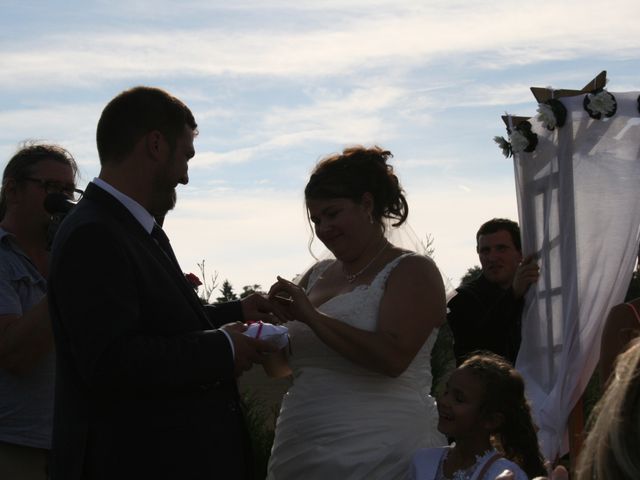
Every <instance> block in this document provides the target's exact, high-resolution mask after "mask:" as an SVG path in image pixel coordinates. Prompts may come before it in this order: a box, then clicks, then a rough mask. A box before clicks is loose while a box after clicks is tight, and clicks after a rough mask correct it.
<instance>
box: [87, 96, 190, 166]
mask: <svg viewBox="0 0 640 480" xmlns="http://www.w3.org/2000/svg"><path fill="white" fill-rule="evenodd" d="M185 125H186V126H188V127H189V128H191V129H192V130H194V131H196V130H197V128H198V125H197V124H196V121H195V118H194V117H193V113H191V110H189V107H187V106H186V105H185V104H184V103H183V102H182V101H180V100H179V99H178V98H176V97H174V96H173V95H171V94H169V93H168V92H165V91H164V90H162V89H160V88H154V87H144V86H140V87H134V88H131V89H129V90H125V91H124V92H122V93H120V94H119V95H118V96H116V97H115V98H114V99H113V100H111V101H110V102H109V103H108V104H107V106H106V107H105V108H104V110H103V111H102V115H100V120H99V121H98V129H97V132H96V142H97V145H98V156H99V157H100V164H101V165H104V164H105V163H108V162H114V161H115V162H117V161H118V160H119V159H120V158H122V156H123V155H125V154H126V153H128V152H130V151H131V150H133V148H134V146H135V144H136V143H137V142H138V140H140V138H142V137H143V136H144V135H146V134H147V133H149V132H152V131H154V130H158V131H159V132H160V133H162V135H164V137H165V139H166V140H167V142H168V143H169V145H170V146H171V148H172V149H173V148H175V145H176V141H177V138H178V137H179V136H180V135H182V133H183V132H184V127H185Z"/></svg>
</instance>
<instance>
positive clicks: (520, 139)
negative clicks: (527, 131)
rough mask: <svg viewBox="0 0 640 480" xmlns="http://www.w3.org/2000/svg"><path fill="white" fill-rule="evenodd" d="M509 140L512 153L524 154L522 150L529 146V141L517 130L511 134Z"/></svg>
mask: <svg viewBox="0 0 640 480" xmlns="http://www.w3.org/2000/svg"><path fill="white" fill-rule="evenodd" d="M509 140H510V141H511V150H512V151H513V153H520V152H524V149H525V148H527V147H528V146H529V140H528V139H527V137H526V136H524V135H523V134H522V132H520V131H519V130H514V131H513V132H511V135H509Z"/></svg>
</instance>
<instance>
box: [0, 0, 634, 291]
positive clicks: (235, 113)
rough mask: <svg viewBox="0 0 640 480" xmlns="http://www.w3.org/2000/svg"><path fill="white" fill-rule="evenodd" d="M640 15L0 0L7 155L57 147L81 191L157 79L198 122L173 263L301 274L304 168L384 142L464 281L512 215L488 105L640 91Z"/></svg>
mask: <svg viewBox="0 0 640 480" xmlns="http://www.w3.org/2000/svg"><path fill="white" fill-rule="evenodd" d="M639 19H640V2H638V1H637V0H611V1H609V2H606V3H603V2H599V1H598V2H596V1H594V0H582V1H579V2H578V1H573V0H569V1H557V0H555V1H549V0H539V1H536V2H526V3H525V2H522V3H521V2H513V1H509V0H507V1H502V0H483V1H479V0H465V1H461V0H442V1H441V0H422V1H408V0H391V1H387V0H341V1H336V0H326V1H319V0H318V1H307V0H271V1H269V2H265V1H261V0H239V1H233V2H232V1H224V2H223V1H217V0H185V1H180V2H176V1H171V2H169V1H164V0H154V1H150V0H127V1H122V0H109V1H106V0H103V1H86V0H84V1H77V0H65V1H51V0H50V1H25V0H21V1H13V0H10V1H6V0H0V72H2V73H1V74H0V166H1V167H2V168H4V165H5V164H6V161H7V160H8V159H9V158H10V157H11V156H12V154H13V153H14V152H15V151H16V149H17V148H18V147H19V146H20V144H21V143H22V142H24V141H25V140H28V139H33V140H40V141H48V142H55V143H59V144H61V145H63V146H64V147H66V148H67V149H69V150H70V151H71V152H72V153H73V155H74V156H75V158H76V160H77V161H78V162H79V164H80V173H81V180H80V182H79V184H80V186H81V187H84V186H85V185H86V184H87V183H88V182H89V181H90V180H91V179H92V178H94V177H95V176H97V175H98V172H99V163H98V156H97V151H96V147H95V127H96V123H97V120H98V118H99V116H100V113H101V111H102V109H103V108H104V106H105V105H106V104H107V102H108V101H109V100H111V99H112V98H113V97H114V96H115V95H117V94H118V93H120V92H121V91H123V90H125V89H127V88H130V87H132V86H136V85H151V86H156V87H160V88H163V89H166V90H167V91H169V92H171V93H172V94H174V95H176V96H177V97H179V98H180V99H181V100H183V101H184V102H185V103H186V104H187V105H188V106H189V107H190V108H191V110H192V111H193V112H194V115H195V117H196V121H197V123H198V126H199V127H198V129H199V132H200V134H199V136H198V137H197V139H196V142H195V147H196V156H195V157H194V158H193V159H192V160H191V161H190V163H189V174H190V182H189V184H188V185H187V186H179V187H178V204H177V206H176V208H175V210H174V211H172V212H171V213H170V214H169V216H168V217H167V220H166V222H165V230H166V231H167V233H168V235H169V237H170V238H171V239H172V245H173V247H174V250H175V251H176V255H177V257H178V259H179V261H180V263H181V266H182V268H183V270H184V271H185V272H194V273H196V274H198V275H200V273H201V272H200V271H199V267H198V264H199V263H201V262H202V261H203V260H204V261H205V273H206V278H207V280H208V281H209V283H211V280H212V278H213V276H214V275H215V274H216V273H217V283H218V284H221V283H222V281H223V280H224V279H228V280H229V281H230V282H231V284H232V285H233V286H234V288H235V290H236V291H241V290H242V287H243V286H245V285H254V284H259V285H261V286H262V288H263V289H268V287H269V286H270V285H271V284H272V283H273V281H275V277H276V275H281V276H283V277H286V278H292V277H293V276H295V275H296V274H298V273H301V272H303V271H304V270H305V269H306V268H308V267H309V266H310V265H311V264H312V262H313V257H312V255H311V253H310V250H309V245H308V244H309V240H310V238H311V232H310V228H309V226H308V223H307V220H306V214H305V209H304V202H303V195H302V192H303V189H304V186H305V184H306V181H307V180H308V176H309V174H310V171H311V169H312V168H313V166H314V165H315V163H316V162H317V161H318V160H319V159H320V158H322V157H323V156H325V155H328V154H331V153H335V152H340V151H341V150H342V149H343V148H345V147H346V146H350V145H355V144H362V145H380V146H383V147H384V148H386V149H388V150H390V151H391V152H393V154H394V158H393V159H392V161H391V164H392V165H393V166H394V168H395V170H396V173H397V175H398V177H399V179H400V182H401V183H402V185H403V187H404V189H405V191H406V192H407V199H408V202H409V211H410V214H409V223H410V225H411V227H412V229H413V231H414V232H415V233H416V235H417V237H418V238H419V239H420V240H422V241H425V240H426V239H427V237H430V238H432V239H433V248H435V254H434V258H435V260H436V262H437V264H438V265H439V267H440V270H441V271H442V273H443V275H444V276H445V277H447V278H449V279H450V280H451V282H452V283H453V284H454V285H457V283H458V282H459V280H460V277H461V276H462V275H463V274H464V273H465V271H466V270H467V269H468V268H469V267H472V266H474V265H476V264H478V259H477V255H476V253H475V233H476V231H477V229H478V227H479V226H480V225H481V224H482V223H483V222H484V221H486V220H488V219H490V218H493V217H507V218H512V219H515V220H517V219H518V207H517V198H516V192H515V183H514V173H513V163H512V160H511V159H506V158H504V157H503V156H502V154H501V152H500V150H499V148H498V147H497V145H496V144H495V143H494V142H493V137H494V136H496V135H504V134H505V127H504V124H503V122H502V120H501V118H500V116H501V115H503V114H504V113H505V112H507V113H509V114H513V115H523V116H532V115H535V110H536V107H537V104H536V102H535V99H534V98H533V96H532V95H531V93H530V91H529V87H532V86H535V87H553V88H569V89H580V88H582V87H583V86H585V85H586V84H587V83H588V82H589V81H590V80H591V79H592V78H594V77H595V76H596V75H597V74H598V73H599V72H601V71H602V70H606V71H607V73H608V79H609V82H608V85H607V88H608V89H609V90H610V91H612V92H625V91H636V90H639V89H640V77H639V73H640V33H638V20H639ZM311 251H312V252H314V253H315V254H319V253H321V252H322V245H318V244H317V241H316V243H314V244H313V245H312V246H311ZM525 253H526V252H525Z"/></svg>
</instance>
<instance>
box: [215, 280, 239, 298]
mask: <svg viewBox="0 0 640 480" xmlns="http://www.w3.org/2000/svg"><path fill="white" fill-rule="evenodd" d="M220 293H222V295H221V296H220V297H218V298H216V303H224V302H231V301H233V300H238V296H237V295H236V294H235V292H234V291H233V287H232V286H231V283H230V282H229V280H225V281H224V282H222V287H221V288H220Z"/></svg>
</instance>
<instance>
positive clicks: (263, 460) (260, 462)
mask: <svg viewBox="0 0 640 480" xmlns="http://www.w3.org/2000/svg"><path fill="white" fill-rule="evenodd" d="M242 402H243V405H244V414H245V423H246V425H247V430H248V431H249V438H250V439H251V449H252V452H253V461H254V474H255V478H256V479H257V480H262V479H264V478H265V477H266V476H267V465H268V463H269V457H270V456H271V447H272V445H273V439H274V436H275V428H276V426H275V418H276V417H277V414H278V411H279V407H278V406H274V407H273V411H272V412H267V411H265V406H264V404H263V403H262V402H261V401H260V400H258V398H257V397H256V395H255V394H254V393H253V392H251V391H247V392H246V393H245V394H244V395H243V397H242ZM270 418H273V419H274V420H273V421H270V420H269V419H270Z"/></svg>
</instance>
